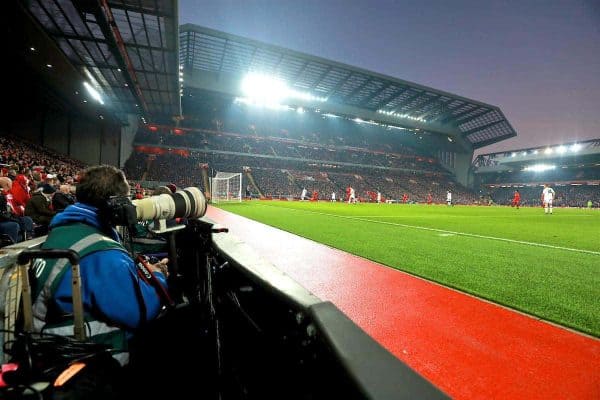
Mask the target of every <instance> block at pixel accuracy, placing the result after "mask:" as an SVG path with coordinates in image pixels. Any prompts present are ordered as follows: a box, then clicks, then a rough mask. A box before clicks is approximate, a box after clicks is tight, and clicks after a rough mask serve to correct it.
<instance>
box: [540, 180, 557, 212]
mask: <svg viewBox="0 0 600 400" xmlns="http://www.w3.org/2000/svg"><path fill="white" fill-rule="evenodd" d="M554 196H555V193H554V189H552V188H551V187H550V186H548V184H547V183H546V184H545V185H544V190H542V201H543V202H544V213H545V214H548V213H549V214H552V200H554Z"/></svg>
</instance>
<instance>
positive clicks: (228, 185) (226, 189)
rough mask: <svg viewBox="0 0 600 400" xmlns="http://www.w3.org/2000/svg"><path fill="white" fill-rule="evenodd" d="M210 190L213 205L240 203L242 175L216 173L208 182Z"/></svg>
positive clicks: (239, 173) (236, 173)
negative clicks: (225, 202)
mask: <svg viewBox="0 0 600 400" xmlns="http://www.w3.org/2000/svg"><path fill="white" fill-rule="evenodd" d="M210 188H211V190H210V194H211V196H212V197H211V199H212V202H213V203H218V202H222V201H242V173H241V172H217V174H216V175H215V177H214V178H212V179H211V180H210Z"/></svg>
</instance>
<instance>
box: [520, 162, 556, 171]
mask: <svg viewBox="0 0 600 400" xmlns="http://www.w3.org/2000/svg"><path fill="white" fill-rule="evenodd" d="M551 169H556V165H548V164H534V165H530V166H528V167H525V168H523V171H532V172H544V171H548V170H551Z"/></svg>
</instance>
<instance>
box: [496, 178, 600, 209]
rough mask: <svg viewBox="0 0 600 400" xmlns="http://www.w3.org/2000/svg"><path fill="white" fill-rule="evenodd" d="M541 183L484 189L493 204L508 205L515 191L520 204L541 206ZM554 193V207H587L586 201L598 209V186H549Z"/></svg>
mask: <svg viewBox="0 0 600 400" xmlns="http://www.w3.org/2000/svg"><path fill="white" fill-rule="evenodd" d="M543 186H544V185H543V183H539V184H537V185H535V184H533V185H532V186H518V187H517V186H505V187H493V188H492V187H490V188H486V190H487V193H488V195H489V197H490V198H491V199H492V201H493V202H494V203H495V204H501V205H510V204H511V202H512V199H513V196H514V192H515V190H518V191H519V193H520V194H521V204H522V205H529V206H539V205H541V204H542V203H541V201H542V200H541V198H542V197H541V196H542V189H543V188H544V187H543ZM551 186H552V188H553V189H554V191H555V193H556V197H555V200H554V205H555V206H564V207H587V205H588V201H591V202H592V205H593V207H600V186H598V185H551Z"/></svg>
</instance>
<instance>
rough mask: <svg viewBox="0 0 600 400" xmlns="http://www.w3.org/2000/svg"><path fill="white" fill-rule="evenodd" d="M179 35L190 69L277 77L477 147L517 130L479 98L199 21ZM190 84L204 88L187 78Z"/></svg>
mask: <svg viewBox="0 0 600 400" xmlns="http://www.w3.org/2000/svg"><path fill="white" fill-rule="evenodd" d="M179 35H180V43H181V48H180V62H181V64H182V65H184V66H185V70H186V71H188V70H191V71H193V72H194V73H195V72H196V71H200V72H204V73H210V74H217V75H218V76H220V75H229V76H243V75H245V74H246V73H248V72H259V73H262V74H267V75H271V76H275V77H278V78H280V79H282V80H284V81H285V82H286V83H287V84H288V85H289V86H291V87H292V88H293V89H296V90H302V91H305V92H306V91H308V92H309V93H310V94H311V95H313V96H319V97H325V98H327V104H330V103H335V104H340V105H343V106H347V107H350V108H352V109H356V108H359V109H361V110H366V111H370V112H374V113H377V115H378V118H379V119H381V120H384V121H386V122H392V121H393V122H394V123H396V124H398V125H404V126H408V127H412V128H415V127H416V128H420V129H424V130H427V131H432V132H436V131H437V132H443V133H448V132H452V133H453V134H455V135H459V136H460V137H461V138H463V139H464V140H465V141H467V142H468V143H469V144H470V145H471V146H472V147H473V148H480V147H483V146H487V145H489V144H492V143H496V142H499V141H501V140H504V139H507V138H510V137H513V136H516V134H517V133H516V132H515V130H514V129H513V127H512V126H511V125H510V123H509V122H508V120H507V119H506V117H505V116H504V114H503V113H502V111H501V110H500V109H499V108H498V107H496V106H492V105H489V104H485V103H482V102H479V101H476V100H471V99H467V98H465V97H461V96H458V95H454V94H451V93H447V92H443V91H441V90H437V89H433V88H429V87H426V86H422V85H419V84H416V83H412V82H408V81H404V80H401V79H397V78H393V77H390V76H386V75H382V74H378V73H375V72H371V71H367V70H364V69H361V68H357V67H352V66H350V65H346V64H342V63H339V62H336V61H331V60H327V59H324V58H320V57H316V56H311V55H308V54H304V53H300V52H297V51H293V50H289V49H285V48H282V47H278V46H273V45H270V44H266V43H262V42H258V41H255V40H251V39H246V38H243V37H240V36H235V35H231V34H228V33H225V32H221V31H216V30H213V29H209V28H205V27H200V26H197V25H191V24H185V25H182V26H181V27H180V34H179ZM217 79H218V78H217ZM221 81H223V80H221ZM188 86H192V88H196V89H202V87H199V85H198V84H197V83H196V86H195V87H194V84H193V83H192V85H190V84H189V83H188V81H187V80H186V88H187V87H188ZM321 108H326V106H325V105H321ZM382 112H387V113H390V112H393V113H395V114H397V115H401V116H402V117H398V118H396V117H394V116H391V117H390V116H389V114H388V115H386V114H385V113H382Z"/></svg>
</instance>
